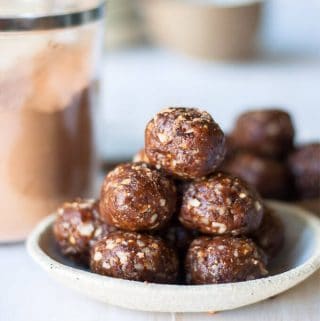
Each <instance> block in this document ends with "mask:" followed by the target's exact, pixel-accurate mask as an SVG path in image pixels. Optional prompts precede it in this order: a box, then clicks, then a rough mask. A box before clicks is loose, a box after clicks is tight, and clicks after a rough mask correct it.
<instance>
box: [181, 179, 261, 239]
mask: <svg viewBox="0 0 320 321" xmlns="http://www.w3.org/2000/svg"><path fill="white" fill-rule="evenodd" d="M262 216H263V206H262V201H261V198H260V196H259V195H258V193H257V192H256V191H255V190H253V189H252V188H251V187H250V186H249V185H248V184H247V183H246V182H245V181H243V180H242V179H240V178H237V177H234V176H232V175H228V174H224V173H218V174H215V175H212V176H209V177H208V178H203V179H201V180H198V181H194V182H192V183H189V185H188V188H187V190H186V191H185V193H184V195H183V199H182V207H181V210H180V213H179V220H180V222H181V223H182V224H183V225H184V226H185V227H187V228H189V229H196V230H198V231H200V232H202V233H205V234H213V235H218V234H232V235H240V234H245V233H248V232H252V231H254V230H256V229H257V228H258V227H259V225H260V223H261V220H262Z"/></svg>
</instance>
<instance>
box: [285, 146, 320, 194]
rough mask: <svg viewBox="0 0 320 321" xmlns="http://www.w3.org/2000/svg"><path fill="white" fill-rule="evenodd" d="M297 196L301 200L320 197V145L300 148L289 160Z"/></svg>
mask: <svg viewBox="0 0 320 321" xmlns="http://www.w3.org/2000/svg"><path fill="white" fill-rule="evenodd" d="M288 165H289V168H290V171H291V173H292V175H293V179H294V185H295V190H296V194H297V195H296V196H297V197H298V198H300V199H308V198H317V197H320V143H313V144H307V145H304V146H301V147H299V148H298V149H297V150H296V151H294V152H293V153H292V154H291V155H290V156H289V159H288Z"/></svg>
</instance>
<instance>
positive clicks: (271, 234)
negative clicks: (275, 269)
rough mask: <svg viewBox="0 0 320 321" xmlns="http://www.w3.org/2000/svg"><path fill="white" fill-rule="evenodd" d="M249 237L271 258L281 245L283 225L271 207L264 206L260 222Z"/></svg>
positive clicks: (282, 242)
mask: <svg viewBox="0 0 320 321" xmlns="http://www.w3.org/2000/svg"><path fill="white" fill-rule="evenodd" d="M251 237H252V239H253V240H254V241H255V242H256V244H257V245H258V246H259V247H260V248H262V249H263V250H264V252H265V253H266V254H267V255H268V258H269V259H270V260H271V259H272V258H274V256H275V255H277V254H278V253H279V251H280V250H281V249H282V247H283V244H284V225H283V223H282V221H281V220H280V218H279V217H278V216H277V215H276V214H275V213H274V211H273V210H272V209H270V208H269V207H266V206H264V214H263V219H262V223H261V225H260V227H259V228H258V230H257V231H255V232H254V233H253V234H252V235H251Z"/></svg>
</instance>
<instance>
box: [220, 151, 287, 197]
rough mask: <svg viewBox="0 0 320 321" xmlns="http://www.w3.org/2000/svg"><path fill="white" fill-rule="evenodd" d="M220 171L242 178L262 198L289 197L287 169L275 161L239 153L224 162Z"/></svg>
mask: <svg viewBox="0 0 320 321" xmlns="http://www.w3.org/2000/svg"><path fill="white" fill-rule="evenodd" d="M221 170H222V171H225V172H227V173H230V174H232V175H234V176H238V177H240V178H242V179H243V180H245V181H246V182H248V183H249V184H250V185H252V186H253V187H255V188H256V189H257V191H258V192H259V193H260V195H261V196H262V197H266V198H275V199H287V198H288V196H289V195H290V188H289V187H290V175H289V172H288V169H287V167H286V166H285V164H283V163H282V162H279V161H277V160H274V159H270V158H263V157H260V156H256V155H254V154H252V153H248V152H239V153H236V154H235V155H234V156H232V157H231V158H230V159H229V160H228V161H226V162H225V163H224V164H223V166H222V168H221Z"/></svg>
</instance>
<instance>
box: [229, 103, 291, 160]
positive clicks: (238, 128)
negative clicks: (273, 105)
mask: <svg viewBox="0 0 320 321" xmlns="http://www.w3.org/2000/svg"><path fill="white" fill-rule="evenodd" d="M231 137H232V143H233V145H234V146H235V147H236V148H238V149H244V150H247V151H250V152H253V153H254V154H257V155H261V156H266V157H271V158H283V157H285V156H286V154H287V153H288V152H289V151H291V149H292V146H293V137H294V128H293V124H292V121H291V118H290V115H289V114H288V113H287V112H285V111H283V110H277V109H263V110H252V111H248V112H246V113H244V114H242V115H240V116H239V118H238V119H237V121H236V124H235V128H234V130H233V132H232V133H231Z"/></svg>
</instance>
